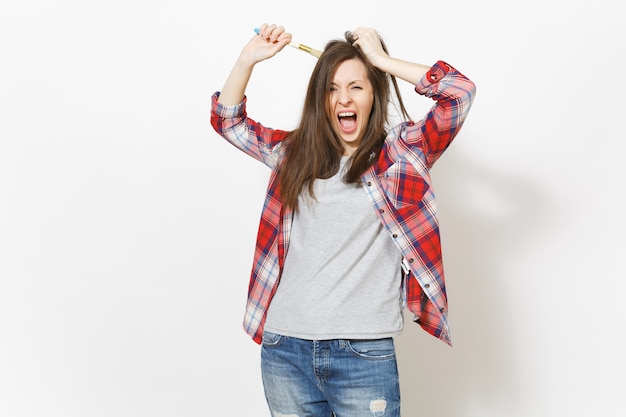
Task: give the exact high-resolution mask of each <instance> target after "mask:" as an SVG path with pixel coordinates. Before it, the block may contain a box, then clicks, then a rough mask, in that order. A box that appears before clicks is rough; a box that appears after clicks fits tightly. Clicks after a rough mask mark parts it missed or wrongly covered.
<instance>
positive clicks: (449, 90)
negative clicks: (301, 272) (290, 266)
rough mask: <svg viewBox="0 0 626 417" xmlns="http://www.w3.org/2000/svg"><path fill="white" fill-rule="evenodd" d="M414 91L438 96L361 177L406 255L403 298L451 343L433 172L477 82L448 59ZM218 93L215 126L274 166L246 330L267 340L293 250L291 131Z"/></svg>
mask: <svg viewBox="0 0 626 417" xmlns="http://www.w3.org/2000/svg"><path fill="white" fill-rule="evenodd" d="M415 91H416V92H417V93H419V94H421V95H423V96H426V97H430V98H432V99H433V100H435V102H436V103H435V104H434V106H433V107H432V108H431V110H430V111H429V112H428V113H427V114H426V116H425V117H424V118H423V119H422V120H421V121H420V122H418V123H414V122H403V123H401V124H399V125H398V126H396V127H395V128H394V129H392V130H391V131H390V132H389V134H388V135H387V138H386V140H385V144H384V146H383V148H382V151H381V153H380V156H379V158H378V160H377V161H376V162H375V163H374V165H373V166H372V167H371V168H370V169H369V170H368V171H367V172H366V173H365V174H364V175H363V176H362V183H363V188H364V189H365V190H366V192H367V194H368V196H369V197H370V200H371V202H372V206H373V208H374V210H376V213H377V215H378V218H379V219H380V221H381V222H382V224H383V225H384V226H385V228H386V230H387V231H388V233H389V236H391V238H392V239H393V240H394V242H395V243H396V246H397V247H398V250H399V251H400V252H401V254H402V256H403V258H404V262H403V263H404V265H405V267H406V268H405V272H407V274H405V281H404V300H405V303H406V306H407V308H408V310H409V311H411V312H412V313H413V314H414V315H415V318H414V321H416V322H417V323H419V324H420V325H421V326H422V328H423V329H424V330H426V331H427V332H428V333H430V334H432V335H433V336H435V337H437V338H439V339H441V340H443V341H444V342H446V343H448V344H451V339H450V331H449V327H448V320H447V313H448V304H447V297H446V288H445V281H444V273H443V262H442V254H441V244H440V239H439V226H438V222H437V213H436V204H435V196H434V194H433V189H432V186H431V179H430V174H429V169H430V168H431V167H432V166H433V164H434V163H435V161H436V160H437V159H438V158H439V156H441V154H442V153H443V152H444V151H445V150H446V148H447V147H448V146H449V145H450V143H451V142H452V140H453V139H454V137H455V136H456V135H457V134H458V132H459V129H460V128H461V126H462V125H463V122H464V120H465V118H466V117H467V114H468V111H469V109H470V107H471V104H472V101H473V98H474V93H475V91H476V87H475V85H474V83H473V82H472V81H470V80H469V79H468V78H467V77H465V76H464V75H462V74H461V73H459V72H458V71H457V70H456V69H454V68H453V67H451V66H450V65H448V64H447V63H445V62H443V61H438V62H437V63H436V64H435V65H433V66H432V67H431V68H430V70H429V71H428V72H427V73H426V74H425V75H424V76H423V77H422V79H421V80H420V81H419V82H418V84H417V85H416V87H415ZM218 97H219V92H216V93H215V94H214V95H213V97H212V108H211V110H212V111H211V124H212V126H213V128H214V129H215V130H216V132H218V133H219V134H220V135H221V136H223V137H224V138H225V139H226V140H228V141H229V142H230V143H231V144H233V145H234V146H236V147H237V148H239V149H240V150H242V151H244V152H245V153H247V154H248V155H250V156H252V157H254V158H256V159H258V160H259V161H261V162H263V163H264V164H265V165H267V166H268V167H270V168H271V169H272V172H271V175H270V179H269V185H268V189H267V195H266V198H265V203H264V206H263V211H262V214H261V220H260V224H259V230H258V235H257V241H256V248H255V254H254V264H253V267H252V274H251V277H250V284H249V288H248V301H247V305H246V311H245V317H244V329H245V331H246V332H247V333H248V334H249V335H250V336H251V337H252V338H253V340H254V341H255V342H256V343H261V340H262V333H263V325H264V323H265V317H266V312H267V309H268V307H269V304H270V302H271V300H272V297H273V295H274V293H275V292H276V288H277V286H278V283H279V281H280V276H281V272H282V268H283V265H284V261H285V255H286V253H287V249H288V247H289V235H290V231H291V224H292V212H291V211H290V210H289V209H287V208H286V207H284V206H283V204H282V201H281V195H280V189H279V186H278V181H277V169H278V167H279V166H280V163H281V161H282V158H283V155H284V146H282V141H283V139H285V137H286V136H287V135H288V134H289V132H287V131H283V130H275V129H271V128H268V127H265V126H263V125H261V124H259V123H257V122H255V121H254V120H252V119H250V118H248V116H247V114H246V99H244V101H243V102H242V103H240V104H238V105H234V106H223V105H221V104H220V103H218V101H217V98H218Z"/></svg>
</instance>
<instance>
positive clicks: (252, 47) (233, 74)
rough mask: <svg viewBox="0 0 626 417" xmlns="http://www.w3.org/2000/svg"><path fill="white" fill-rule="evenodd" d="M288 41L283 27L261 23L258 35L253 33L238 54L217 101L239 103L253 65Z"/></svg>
mask: <svg viewBox="0 0 626 417" xmlns="http://www.w3.org/2000/svg"><path fill="white" fill-rule="evenodd" d="M289 42H291V34H290V33H287V32H285V28H284V27H282V26H276V25H274V24H272V25H268V24H265V23H264V24H263V25H261V27H260V28H259V33H258V35H254V36H253V37H252V39H250V41H249V42H248V43H247V44H246V46H245V47H244V48H243V49H242V51H241V53H240V54H239V57H238V58H237V61H236V62H235V65H233V68H232V69H231V71H230V74H229V75H228V78H227V79H226V82H225V83H224V86H223V87H222V90H221V91H220V96H219V99H218V101H219V102H220V103H221V104H223V105H225V106H231V105H235V104H239V103H241V102H242V101H243V98H244V94H245V91H246V87H247V86H248V81H249V80H250V76H251V75H252V70H253V69H254V66H255V65H256V64H258V63H259V62H261V61H264V60H266V59H268V58H271V57H273V56H274V55H276V54H277V53H278V52H279V51H281V50H282V49H283V48H284V47H285V45H287V44H289Z"/></svg>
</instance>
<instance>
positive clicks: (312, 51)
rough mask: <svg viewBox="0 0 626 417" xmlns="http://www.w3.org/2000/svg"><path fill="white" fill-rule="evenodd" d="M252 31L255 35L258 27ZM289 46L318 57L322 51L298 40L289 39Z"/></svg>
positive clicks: (257, 32)
mask: <svg viewBox="0 0 626 417" xmlns="http://www.w3.org/2000/svg"><path fill="white" fill-rule="evenodd" d="M254 33H256V34H257V35H258V34H259V28H254ZM289 46H291V47H292V48H296V49H299V50H301V51H304V52H306V53H308V54H311V55H313V56H314V57H315V58H319V57H320V56H321V55H322V51H319V50H317V49H313V48H311V47H310V46H306V45H304V44H302V43H299V42H295V41H293V40H292V41H291V43H289Z"/></svg>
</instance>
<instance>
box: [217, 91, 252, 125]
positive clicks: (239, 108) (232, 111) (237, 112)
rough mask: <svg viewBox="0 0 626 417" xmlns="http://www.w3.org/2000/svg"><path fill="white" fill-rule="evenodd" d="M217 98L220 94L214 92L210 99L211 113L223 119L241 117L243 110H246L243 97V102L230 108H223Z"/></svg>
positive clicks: (245, 99)
mask: <svg viewBox="0 0 626 417" xmlns="http://www.w3.org/2000/svg"><path fill="white" fill-rule="evenodd" d="M219 96H220V92H219V91H216V92H215V93H213V96H212V97H211V111H212V112H213V113H214V114H216V115H218V116H219V117H221V118H224V119H232V118H235V117H239V116H242V115H243V114H244V112H245V109H246V101H247V98H246V97H244V98H243V101H242V102H241V103H239V104H234V105H232V106H225V105H223V104H222V103H220V102H219V101H217V99H218V98H219Z"/></svg>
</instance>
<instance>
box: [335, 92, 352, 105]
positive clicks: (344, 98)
mask: <svg viewBox="0 0 626 417" xmlns="http://www.w3.org/2000/svg"><path fill="white" fill-rule="evenodd" d="M338 101H339V103H340V104H342V105H344V106H347V105H348V104H350V103H352V96H351V95H350V91H349V90H348V89H346V88H342V89H340V90H339V98H338Z"/></svg>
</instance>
